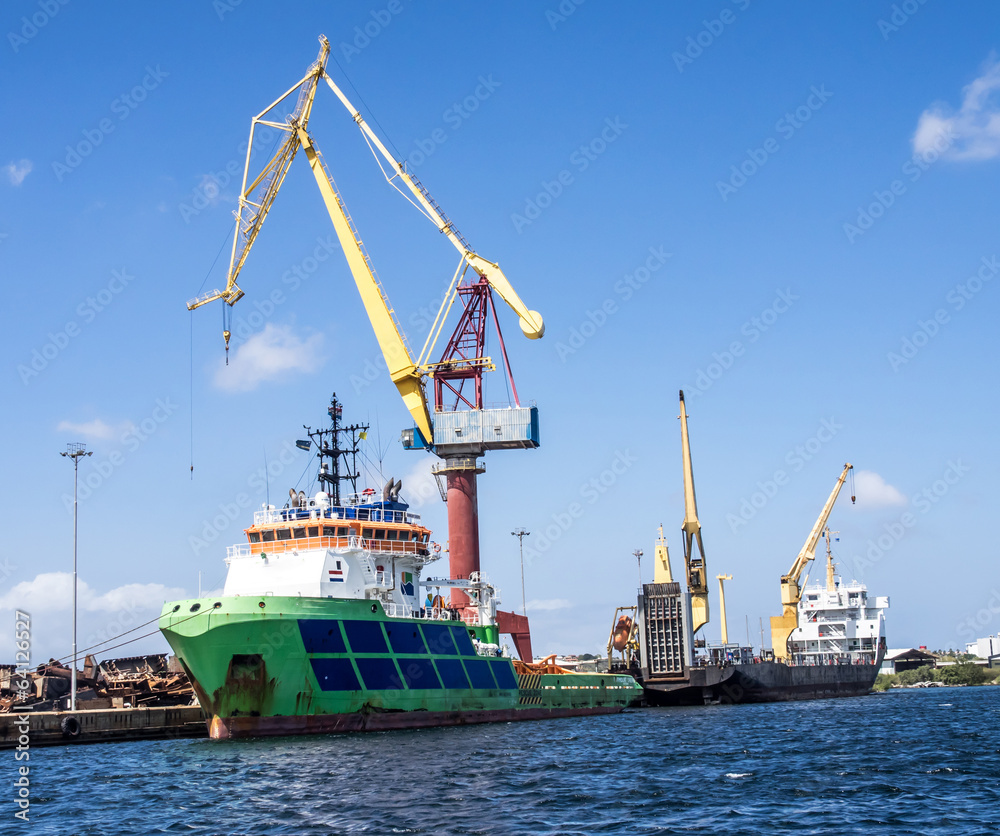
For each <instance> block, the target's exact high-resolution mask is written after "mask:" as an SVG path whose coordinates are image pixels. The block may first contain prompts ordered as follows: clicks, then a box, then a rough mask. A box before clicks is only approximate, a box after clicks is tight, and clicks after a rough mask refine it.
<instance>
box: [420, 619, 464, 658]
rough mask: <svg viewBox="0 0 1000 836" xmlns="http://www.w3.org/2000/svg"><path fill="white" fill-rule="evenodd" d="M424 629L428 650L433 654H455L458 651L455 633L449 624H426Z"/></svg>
mask: <svg viewBox="0 0 1000 836" xmlns="http://www.w3.org/2000/svg"><path fill="white" fill-rule="evenodd" d="M423 630H424V636H426V637H427V650H428V652H429V653H430V654H431V655H432V656H454V655H455V654H456V653H458V649H457V648H456V647H455V635H454V633H452V632H451V627H449V626H448V625H447V624H424V625H423Z"/></svg>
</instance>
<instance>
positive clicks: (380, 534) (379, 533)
mask: <svg viewBox="0 0 1000 836" xmlns="http://www.w3.org/2000/svg"><path fill="white" fill-rule="evenodd" d="M375 539H376V540H384V539H385V529H384V528H376V529H375Z"/></svg>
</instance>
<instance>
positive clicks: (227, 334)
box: [222, 331, 232, 366]
mask: <svg viewBox="0 0 1000 836" xmlns="http://www.w3.org/2000/svg"><path fill="white" fill-rule="evenodd" d="M231 336H232V334H231V333H229V331H223V332H222V338H223V339H224V340H225V341H226V365H227V366H228V365H229V338H230V337H231Z"/></svg>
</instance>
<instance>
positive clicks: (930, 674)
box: [872, 662, 1000, 691]
mask: <svg viewBox="0 0 1000 836" xmlns="http://www.w3.org/2000/svg"><path fill="white" fill-rule="evenodd" d="M918 682H941V683H942V684H944V685H986V684H987V683H989V684H994V685H1000V673H998V672H997V671H995V670H991V669H989V668H984V667H982V666H980V665H974V664H971V663H969V662H959V663H958V664H955V665H948V666H947V667H943V668H932V667H931V666H930V665H923V666H921V667H919V668H914V669H913V670H911V671H903V672H902V673H895V674H886V673H880V674H879V675H878V676H877V677H875V684H874V685H873V686H872V687H873V688H874V689H875V690H876V691H888V690H889V689H890V688H897V687H901V686H908V685H916V684H917V683H918Z"/></svg>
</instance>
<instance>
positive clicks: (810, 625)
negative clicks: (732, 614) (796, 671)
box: [788, 578, 889, 665]
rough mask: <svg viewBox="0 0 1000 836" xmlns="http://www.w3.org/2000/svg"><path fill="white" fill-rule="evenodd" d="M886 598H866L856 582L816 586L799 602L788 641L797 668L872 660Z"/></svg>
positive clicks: (864, 589) (881, 634)
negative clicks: (797, 623) (796, 621)
mask: <svg viewBox="0 0 1000 836" xmlns="http://www.w3.org/2000/svg"><path fill="white" fill-rule="evenodd" d="M888 608H889V598H888V597H885V596H880V597H876V598H870V597H869V595H868V587H867V586H865V584H863V583H859V582H858V581H851V582H850V583H843V582H842V581H841V580H840V579H839V578H834V579H833V582H832V583H829V582H828V583H827V584H821V583H816V584H814V585H813V586H808V587H806V589H805V591H804V593H803V595H802V599H801V600H800V601H799V607H798V614H799V626H798V627H796V628H795V629H794V630H793V631H792V633H791V635H790V636H789V638H788V649H789V653H790V655H791V659H792V661H793V662H794V663H795V664H799V665H831V664H843V663H844V662H858V663H860V662H865V663H868V664H871V663H873V662H874V661H875V656H876V654H877V653H878V648H879V643H880V642H881V640H882V639H883V637H884V636H885V611H886V610H887V609H888Z"/></svg>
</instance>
